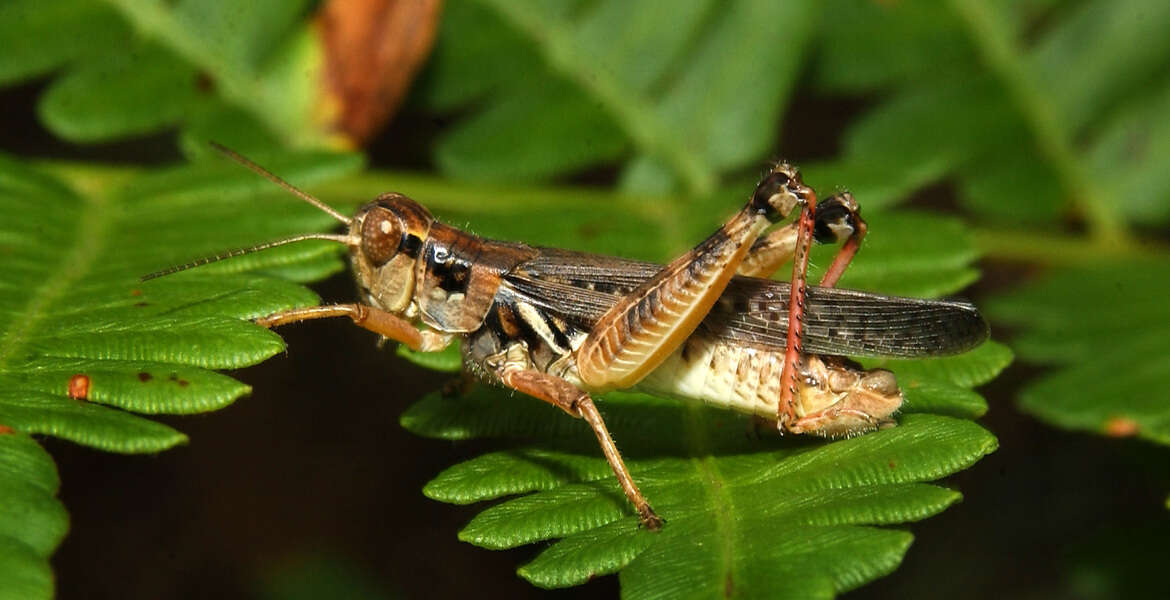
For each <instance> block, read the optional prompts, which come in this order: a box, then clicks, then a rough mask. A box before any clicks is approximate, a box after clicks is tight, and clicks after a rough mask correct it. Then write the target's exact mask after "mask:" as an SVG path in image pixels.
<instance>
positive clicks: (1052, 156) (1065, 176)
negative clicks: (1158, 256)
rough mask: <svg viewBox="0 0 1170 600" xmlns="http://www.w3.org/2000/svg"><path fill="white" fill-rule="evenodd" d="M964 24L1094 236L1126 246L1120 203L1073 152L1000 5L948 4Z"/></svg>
mask: <svg viewBox="0 0 1170 600" xmlns="http://www.w3.org/2000/svg"><path fill="white" fill-rule="evenodd" d="M950 4H951V8H952V9H953V10H954V11H955V13H957V14H958V15H959V16H960V17H961V18H962V20H963V22H964V23H965V24H966V26H967V29H968V31H969V34H970V38H971V41H972V43H973V44H974V46H975V48H976V50H977V51H978V52H979V53H980V54H981V55H982V56H983V59H984V60H985V61H986V63H987V66H988V67H989V68H990V69H991V71H992V72H993V73H994V74H995V75H996V76H997V77H998V78H999V80H1000V81H1001V83H1002V84H1003V85H1004V87H1005V88H1006V90H1007V92H1008V94H1009V96H1010V97H1011V99H1012V101H1013V102H1014V103H1015V104H1016V107H1017V108H1018V109H1019V111H1020V112H1021V113H1022V115H1023V117H1024V120H1025V122H1026V123H1027V124H1028V127H1029V128H1030V129H1031V132H1032V136H1033V137H1034V139H1035V141H1036V144H1037V146H1038V147H1039V149H1040V152H1041V153H1043V154H1044V155H1045V156H1046V157H1047V158H1048V161H1049V162H1050V163H1051V165H1052V166H1053V168H1054V169H1055V170H1056V172H1057V174H1058V176H1059V177H1060V180H1061V183H1062V185H1063V187H1064V189H1065V191H1066V192H1067V193H1068V194H1069V196H1070V197H1071V198H1072V201H1073V204H1074V205H1075V206H1076V208H1077V210H1079V211H1080V213H1081V214H1082V215H1083V216H1084V218H1085V221H1086V224H1087V225H1088V227H1089V231H1090V234H1091V235H1092V237H1093V239H1094V240H1095V241H1096V243H1098V244H1100V245H1101V246H1121V245H1124V244H1126V243H1128V242H1127V241H1126V240H1127V232H1126V228H1125V225H1124V223H1123V222H1122V220H1121V218H1120V217H1119V216H1118V214H1117V212H1116V211H1115V210H1114V209H1113V207H1114V206H1117V205H1118V200H1117V198H1116V197H1114V195H1113V194H1112V193H1111V191H1110V190H1109V189H1108V188H1103V187H1101V186H1100V185H1098V184H1097V182H1096V181H1095V180H1094V179H1093V177H1092V176H1091V175H1090V173H1091V170H1090V169H1087V168H1085V167H1084V166H1083V165H1082V161H1081V160H1080V158H1079V157H1078V156H1077V155H1076V153H1075V152H1074V151H1073V147H1072V135H1071V134H1070V132H1069V131H1068V130H1067V129H1066V128H1065V127H1064V125H1063V121H1062V120H1061V119H1060V118H1059V109H1058V108H1057V107H1056V106H1055V105H1054V104H1053V102H1052V101H1051V100H1050V99H1049V96H1048V94H1046V93H1045V92H1044V90H1042V89H1041V88H1040V87H1039V86H1038V85H1037V84H1036V79H1035V77H1033V76H1032V75H1031V74H1030V73H1029V72H1028V66H1027V65H1026V64H1025V59H1024V57H1023V54H1022V52H1021V51H1020V49H1019V47H1018V46H1017V44H1015V43H1014V41H1013V40H1012V39H1011V38H1010V37H1009V33H1010V32H1009V28H1008V27H1006V26H1005V25H1004V24H1005V23H1007V22H1008V20H1007V19H1006V18H1005V17H1004V16H1003V15H1002V14H999V12H998V11H999V10H1000V9H999V8H998V4H996V3H994V2H986V1H984V0H950Z"/></svg>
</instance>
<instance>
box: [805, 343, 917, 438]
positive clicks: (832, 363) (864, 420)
mask: <svg viewBox="0 0 1170 600" xmlns="http://www.w3.org/2000/svg"><path fill="white" fill-rule="evenodd" d="M901 406H902V392H901V390H899V389H898V382H897V380H895V379H894V374H893V373H891V372H889V371H887V370H885V369H871V370H868V371H866V370H864V369H861V368H860V367H858V366H855V365H853V364H849V363H847V362H845V361H843V360H840V359H832V358H822V357H819V356H815V355H814V356H809V357H807V370H806V372H805V374H804V378H803V381H802V385H801V386H800V390H799V392H798V394H797V397H796V407H795V408H796V415H797V417H799V418H798V419H797V420H796V422H794V423H791V424H789V425H788V427H787V428H788V429H789V430H790V431H792V432H793V433H813V434H816V435H821V436H825V437H847V436H850V435H855V434H858V433H864V432H866V431H872V430H874V429H879V428H882V427H887V426H890V425H892V424H893V422H894V421H893V415H894V413H895V412H897V410H898V408H899V407H901Z"/></svg>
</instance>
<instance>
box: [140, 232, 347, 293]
mask: <svg viewBox="0 0 1170 600" xmlns="http://www.w3.org/2000/svg"><path fill="white" fill-rule="evenodd" d="M304 240H327V241H330V242H341V243H342V244H345V245H347V246H352V245H355V244H356V241H355V240H354V239H353V238H352V237H351V236H348V235H337V234H333V233H306V234H303V235H295V236H293V237H290V238H284V239H283V240H276V241H272V242H264V243H263V244H257V245H255V246H249V247H247V248H234V249H232V250H228V251H226V252H221V253H219V254H213V255H211V256H204V257H203V258H197V259H195V260H193V261H191V262H189V263H186V264H182V265H176V266H174V267H167V268H165V269H163V270H161V271H155V272H154V273H151V274H149V275H143V276H142V277H140V278H139V279H138V280H139V281H149V280H151V279H157V278H159V277H162V276H164V275H170V274H172V273H178V272H179V271H186V270H187V269H194V268H195V267H202V266H203V265H207V264H211V263H213V262H219V261H221V260H224V259H228V258H235V257H237V256H243V255H245V254H251V253H253V252H259V251H261V250H267V249H269V248H275V247H277V246H283V245H285V244H291V243H293V242H301V241H304Z"/></svg>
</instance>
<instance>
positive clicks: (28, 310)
mask: <svg viewBox="0 0 1170 600" xmlns="http://www.w3.org/2000/svg"><path fill="white" fill-rule="evenodd" d="M88 192H89V193H86V194H78V193H76V191H75V192H74V196H75V197H76V198H79V199H80V200H81V201H82V203H83V204H82V206H83V208H82V210H81V211H79V212H78V214H77V218H76V224H77V231H76V233H75V234H74V235H73V236H72V237H71V239H73V240H74V241H75V243H74V245H73V248H72V249H71V250H70V251H69V252H67V253H65V254H64V255H63V258H62V259H61V261H60V263H59V264H58V265H56V266H55V267H50V268H49V269H48V270H47V275H48V277H46V279H45V282H44V283H42V284H41V285H40V286H38V287H37V288H36V291H35V292H33V293H32V294H30V295H29V300H28V302H27V303H26V304H25V308H24V310H22V311H20V312H19V314H21V315H22V316H23V318H22V319H19V320H18V321H19V322H16V323H14V325H13V327H12V328H11V329H9V330H8V331H7V332H6V333H5V334H4V337H3V338H0V372H3V371H5V370H6V368H7V366H8V361H9V360H11V359H12V357H13V356H16V355H17V354H18V353H19V350H20V349H21V348H23V347H24V346H25V344H26V342H27V341H28V339H29V337H30V336H31V335H32V333H33V332H34V331H35V330H36V328H37V326H38V325H40V324H41V321H43V320H44V319H45V317H46V314H47V312H48V309H49V307H50V306H52V305H53V304H54V303H55V302H56V301H57V300H58V299H60V298H61V297H62V296H64V295H65V294H66V293H67V292H68V291H69V290H70V289H72V288H73V286H74V284H76V283H77V282H78V281H80V280H81V279H82V277H84V276H85V275H86V274H87V273H88V272H89V270H90V268H91V267H92V266H93V264H94V263H95V262H96V261H97V260H98V258H99V255H100V254H101V253H102V251H103V250H104V248H105V245H106V235H107V232H108V231H109V229H110V226H111V224H112V221H113V212H114V211H112V210H111V209H110V198H109V195H108V194H107V193H106V192H105V191H103V190H99V189H97V188H91V189H89V190H88Z"/></svg>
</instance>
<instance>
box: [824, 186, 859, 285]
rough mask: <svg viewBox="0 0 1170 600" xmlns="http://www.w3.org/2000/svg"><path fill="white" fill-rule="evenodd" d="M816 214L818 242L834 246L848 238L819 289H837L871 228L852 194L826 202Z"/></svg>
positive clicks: (847, 193) (835, 197) (838, 196)
mask: <svg viewBox="0 0 1170 600" xmlns="http://www.w3.org/2000/svg"><path fill="white" fill-rule="evenodd" d="M817 211H818V212H817V222H816V232H815V234H816V239H817V241H818V242H821V243H835V242H839V241H841V239H843V238H846V240H845V244H844V245H842V246H841V249H840V250H838V251H837V255H836V256H835V257H833V262H832V264H830V265H829V268H828V270H826V271H825V274H824V275H823V276H822V277H821V282H820V283H819V284H818V285H819V286H820V287H834V286H836V285H837V281H838V280H839V279H841V275H843V274H844V273H845V269H846V268H848V267H849V263H850V262H852V261H853V257H854V256H855V255H856V254H857V250H858V249H859V248H860V247H861V240H862V238H864V237H865V233H866V231H868V229H869V227H868V226H867V225H866V224H865V220H864V219H862V218H861V207H860V206H858V204H857V201H856V200H854V199H853V194H850V193H849V192H842V193H840V194H837V195H835V196H833V197H831V198H828V199H826V200H825V201H824V202H822V203H821V204H820V205H818V206H817Z"/></svg>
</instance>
